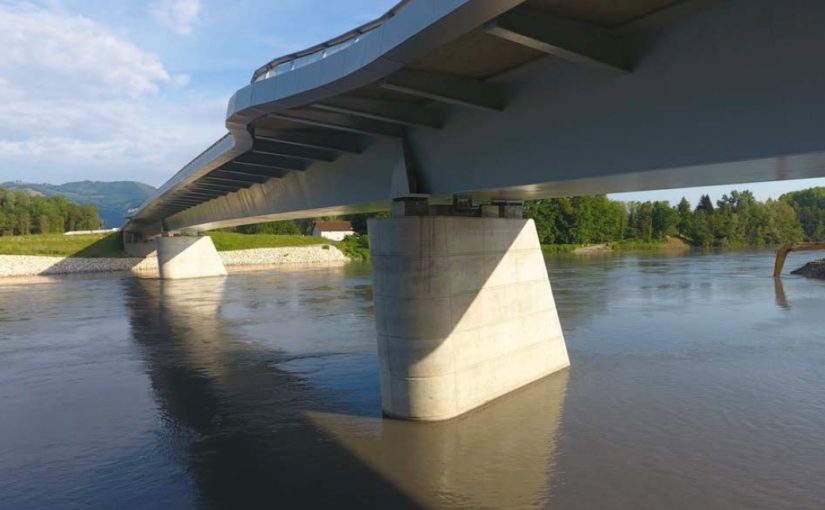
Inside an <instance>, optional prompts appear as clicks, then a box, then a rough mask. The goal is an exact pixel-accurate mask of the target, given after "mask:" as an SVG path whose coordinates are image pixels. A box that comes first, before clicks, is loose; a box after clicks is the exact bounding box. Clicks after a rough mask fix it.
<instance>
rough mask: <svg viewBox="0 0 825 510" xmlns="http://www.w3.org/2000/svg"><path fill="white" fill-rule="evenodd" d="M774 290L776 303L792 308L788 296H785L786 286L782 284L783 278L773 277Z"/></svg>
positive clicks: (782, 306) (785, 307) (779, 305)
mask: <svg viewBox="0 0 825 510" xmlns="http://www.w3.org/2000/svg"><path fill="white" fill-rule="evenodd" d="M773 292H774V294H776V305H777V306H778V307H780V308H784V309H786V310H787V309H790V308H791V305H790V303H788V298H787V297H786V296H785V286H784V285H782V278H774V279H773Z"/></svg>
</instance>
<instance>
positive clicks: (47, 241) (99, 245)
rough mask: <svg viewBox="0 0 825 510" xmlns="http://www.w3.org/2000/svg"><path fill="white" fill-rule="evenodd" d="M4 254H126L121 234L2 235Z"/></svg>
mask: <svg viewBox="0 0 825 510" xmlns="http://www.w3.org/2000/svg"><path fill="white" fill-rule="evenodd" d="M0 254H2V255H50V256H58V257H59V256H64V257H66V256H71V257H84V258H97V257H124V256H125V255H124V253H123V249H122V248H121V244H120V233H118V232H115V233H112V234H89V235H76V236H65V235H63V234H34V235H28V236H2V237H0Z"/></svg>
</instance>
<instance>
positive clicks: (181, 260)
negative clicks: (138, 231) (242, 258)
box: [155, 236, 226, 280]
mask: <svg viewBox="0 0 825 510" xmlns="http://www.w3.org/2000/svg"><path fill="white" fill-rule="evenodd" d="M155 246H156V247H157V253H158V270H159V273H160V277H161V279H164V280H174V279H182V278H201V277H205V276H223V275H226V268H225V267H224V266H223V261H222V260H221V257H220V255H218V251H217V250H216V249H215V245H214V244H213V243H212V239H211V238H210V237H208V236H172V237H156V238H155Z"/></svg>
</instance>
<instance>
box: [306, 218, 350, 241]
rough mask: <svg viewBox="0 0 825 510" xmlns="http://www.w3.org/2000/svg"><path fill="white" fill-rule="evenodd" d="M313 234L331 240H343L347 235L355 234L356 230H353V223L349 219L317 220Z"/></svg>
mask: <svg viewBox="0 0 825 510" xmlns="http://www.w3.org/2000/svg"><path fill="white" fill-rule="evenodd" d="M312 235H314V236H321V237H324V238H326V239H329V240H330V241H343V240H344V238H345V237H347V236H351V235H355V231H354V230H352V223H350V222H348V221H316V222H315V226H314V227H313V228H312Z"/></svg>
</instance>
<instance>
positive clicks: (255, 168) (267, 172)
mask: <svg viewBox="0 0 825 510" xmlns="http://www.w3.org/2000/svg"><path fill="white" fill-rule="evenodd" d="M221 169H222V170H223V169H225V170H226V171H230V172H237V173H245V174H247V175H260V176H264V177H268V178H270V179H272V178H280V177H283V176H284V175H286V174H287V173H288V172H290V169H287V168H275V167H271V166H267V165H258V164H255V163H242V162H240V161H237V162H236V161H233V162H232V163H227V164H226V165H224V166H223V167H221Z"/></svg>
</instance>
